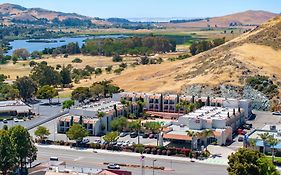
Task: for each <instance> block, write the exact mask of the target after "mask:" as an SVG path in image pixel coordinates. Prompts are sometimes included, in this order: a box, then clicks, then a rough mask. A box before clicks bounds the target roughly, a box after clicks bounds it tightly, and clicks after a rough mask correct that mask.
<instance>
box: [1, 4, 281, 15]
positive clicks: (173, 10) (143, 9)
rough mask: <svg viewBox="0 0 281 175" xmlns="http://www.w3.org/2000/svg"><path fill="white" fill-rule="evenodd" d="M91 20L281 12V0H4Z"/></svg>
mask: <svg viewBox="0 0 281 175" xmlns="http://www.w3.org/2000/svg"><path fill="white" fill-rule="evenodd" d="M0 3H13V4H18V5H22V6H24V7H28V8H30V7H40V8H44V9H48V10H55V11H61V12H75V13H78V14H82V15H86V16H91V17H101V18H109V17H122V18H142V17H148V18H161V17H162V18H168V17H186V18H193V17H215V16H222V15H226V14H231V13H235V12H242V11H246V10H265V11H270V12H275V13H281V0H0Z"/></svg>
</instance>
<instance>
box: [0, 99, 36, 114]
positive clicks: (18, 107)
mask: <svg viewBox="0 0 281 175" xmlns="http://www.w3.org/2000/svg"><path fill="white" fill-rule="evenodd" d="M32 114H33V112H32V108H31V107H30V106H28V105H26V104H25V103H24V102H22V101H20V100H14V101H0V116H29V115H32Z"/></svg>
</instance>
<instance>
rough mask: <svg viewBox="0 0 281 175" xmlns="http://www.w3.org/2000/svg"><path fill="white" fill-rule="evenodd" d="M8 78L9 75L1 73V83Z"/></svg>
mask: <svg viewBox="0 0 281 175" xmlns="http://www.w3.org/2000/svg"><path fill="white" fill-rule="evenodd" d="M6 79H7V76H6V75H4V74H0V84H2V83H4V81H5V80H6Z"/></svg>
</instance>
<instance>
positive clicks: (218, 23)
mask: <svg viewBox="0 0 281 175" xmlns="http://www.w3.org/2000/svg"><path fill="white" fill-rule="evenodd" d="M276 16H278V14H275V13H271V12H267V11H262V10H257V11H255V10H248V11H245V12H239V13H234V14H230V15H225V16H220V17H213V18H206V19H204V20H200V21H195V22H183V23H173V24H171V23H166V24H165V25H166V26H167V27H181V28H185V27H235V26H258V25H260V24H262V23H264V22H266V21H268V20H269V19H271V18H273V17H276Z"/></svg>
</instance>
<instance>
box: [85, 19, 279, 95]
mask: <svg viewBox="0 0 281 175" xmlns="http://www.w3.org/2000/svg"><path fill="white" fill-rule="evenodd" d="M280 27H281V17H280V16H279V17H276V18H275V19H274V20H271V21H270V22H268V23H267V24H264V25H262V26H261V27H259V28H257V29H255V30H253V31H251V32H249V33H246V34H244V35H242V36H240V37H238V38H236V39H234V40H232V41H230V42H227V43H226V44H224V45H221V46H219V47H217V48H214V49H212V50H209V51H207V52H204V53H201V54H198V55H196V56H194V57H191V58H188V59H186V60H182V61H176V62H166V63H163V64H161V65H146V66H138V67H136V68H129V69H127V70H125V71H124V72H122V74H121V75H114V74H111V75H105V74H104V75H102V76H99V77H97V78H93V79H92V81H99V80H102V79H111V80H113V82H114V83H116V84H117V85H119V86H120V87H122V88H123V89H125V90H128V91H146V92H179V91H181V90H183V89H184V88H185V87H186V86H189V85H194V84H206V85H209V86H217V85H220V84H230V85H234V86H242V85H243V84H244V80H245V78H246V77H248V76H252V75H257V74H261V75H268V76H269V77H270V78H271V79H273V80H274V82H275V83H277V84H281V50H280V49H281V48H280V38H279V37H280V36H281V33H280V32H281V28H280ZM275 36H276V37H275ZM255 38H257V39H255ZM259 38H262V39H259ZM264 41H266V42H264ZM92 81H87V82H85V81H84V82H81V84H80V86H87V85H90V84H91V83H92Z"/></svg>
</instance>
